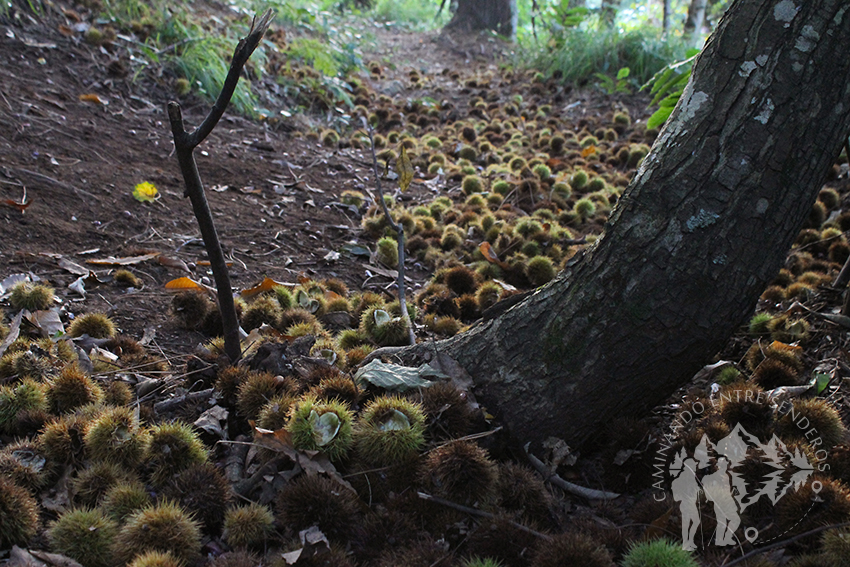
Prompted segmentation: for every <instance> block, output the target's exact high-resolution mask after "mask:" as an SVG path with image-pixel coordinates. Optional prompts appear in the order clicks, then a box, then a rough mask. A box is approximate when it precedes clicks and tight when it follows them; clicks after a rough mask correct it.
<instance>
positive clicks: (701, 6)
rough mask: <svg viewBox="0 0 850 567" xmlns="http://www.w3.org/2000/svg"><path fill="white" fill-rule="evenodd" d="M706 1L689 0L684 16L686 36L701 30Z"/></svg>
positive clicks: (691, 35)
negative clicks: (685, 16)
mask: <svg viewBox="0 0 850 567" xmlns="http://www.w3.org/2000/svg"><path fill="white" fill-rule="evenodd" d="M665 1H667V0H665ZM707 3H708V0H691V3H690V4H689V5H688V17H687V18H685V36H686V37H693V36H694V35H697V34H699V33H700V30H702V25H703V23H704V22H705V7H706V4H707Z"/></svg>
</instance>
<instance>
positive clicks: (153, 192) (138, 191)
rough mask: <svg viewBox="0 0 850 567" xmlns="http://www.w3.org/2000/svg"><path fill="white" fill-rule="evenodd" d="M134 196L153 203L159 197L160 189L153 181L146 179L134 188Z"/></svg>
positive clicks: (139, 199)
mask: <svg viewBox="0 0 850 567" xmlns="http://www.w3.org/2000/svg"><path fill="white" fill-rule="evenodd" d="M133 198H134V199H135V200H137V201H139V202H141V203H152V202H154V201H156V200H157V199H158V198H159V191H157V189H156V186H155V185H154V184H153V183H148V182H147V181H144V182H142V183H139V184H138V185H136V187H135V188H134V189H133Z"/></svg>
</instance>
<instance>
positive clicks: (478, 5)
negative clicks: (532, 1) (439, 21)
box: [446, 0, 517, 37]
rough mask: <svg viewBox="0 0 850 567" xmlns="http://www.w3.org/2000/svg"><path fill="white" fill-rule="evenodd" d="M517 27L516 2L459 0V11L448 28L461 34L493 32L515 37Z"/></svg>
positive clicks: (509, 0) (505, 0)
mask: <svg viewBox="0 0 850 567" xmlns="http://www.w3.org/2000/svg"><path fill="white" fill-rule="evenodd" d="M516 25H517V9H516V0H458V3H457V10H456V11H455V13H454V16H453V17H452V20H451V21H450V22H449V23H448V24H446V28H447V29H450V30H455V31H461V32H468V31H477V30H493V31H495V32H498V33H500V34H502V35H504V36H507V37H513V36H514V33H516Z"/></svg>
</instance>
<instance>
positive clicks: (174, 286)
mask: <svg viewBox="0 0 850 567" xmlns="http://www.w3.org/2000/svg"><path fill="white" fill-rule="evenodd" d="M165 289H168V290H171V291H186V290H189V289H196V290H198V291H207V287H206V286H205V285H204V284H201V283H198V282H196V281H195V280H193V279H192V278H187V277H186V276H183V277H182V278H177V279H174V280H171V281H170V282H166V284H165Z"/></svg>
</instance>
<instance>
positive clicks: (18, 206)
mask: <svg viewBox="0 0 850 567" xmlns="http://www.w3.org/2000/svg"><path fill="white" fill-rule="evenodd" d="M0 202H2V203H3V204H4V205H6V206H7V207H11V208H13V209H17V210H18V211H20V212H24V211H25V210H27V207H29V206H30V205H32V201H28V202H26V203H18V202H17V201H13V200H12V199H3V201H0Z"/></svg>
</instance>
